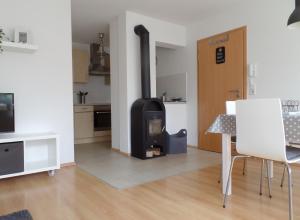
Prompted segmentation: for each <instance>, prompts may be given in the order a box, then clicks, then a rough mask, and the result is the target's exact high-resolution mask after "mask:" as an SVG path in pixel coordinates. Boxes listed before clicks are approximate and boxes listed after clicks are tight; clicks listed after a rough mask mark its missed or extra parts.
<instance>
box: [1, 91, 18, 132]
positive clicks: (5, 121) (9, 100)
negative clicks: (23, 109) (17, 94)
mask: <svg viewBox="0 0 300 220" xmlns="http://www.w3.org/2000/svg"><path fill="white" fill-rule="evenodd" d="M14 131H15V113H14V94H13V93H0V132H14Z"/></svg>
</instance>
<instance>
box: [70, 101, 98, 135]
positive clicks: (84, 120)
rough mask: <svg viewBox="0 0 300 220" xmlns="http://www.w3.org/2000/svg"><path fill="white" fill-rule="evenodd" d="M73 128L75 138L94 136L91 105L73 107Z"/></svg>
mask: <svg viewBox="0 0 300 220" xmlns="http://www.w3.org/2000/svg"><path fill="white" fill-rule="evenodd" d="M74 128H75V131H74V134H75V140H76V139H83V138H93V137H94V112H93V106H78V107H76V108H75V109H74Z"/></svg>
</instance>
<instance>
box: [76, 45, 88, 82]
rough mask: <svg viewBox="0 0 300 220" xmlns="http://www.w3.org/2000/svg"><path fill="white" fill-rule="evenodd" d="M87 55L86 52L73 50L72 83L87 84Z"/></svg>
mask: <svg viewBox="0 0 300 220" xmlns="http://www.w3.org/2000/svg"><path fill="white" fill-rule="evenodd" d="M88 66H89V53H88V51H85V50H81V49H77V48H73V82H74V83H87V82H88V80H89V71H88Z"/></svg>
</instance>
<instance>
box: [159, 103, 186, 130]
mask: <svg viewBox="0 0 300 220" xmlns="http://www.w3.org/2000/svg"><path fill="white" fill-rule="evenodd" d="M164 104H165V108H166V129H167V131H168V132H169V134H175V133H177V132H178V131H180V130H181V129H187V116H186V108H187V106H186V103H185V102H164Z"/></svg>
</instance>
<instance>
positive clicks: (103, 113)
mask: <svg viewBox="0 0 300 220" xmlns="http://www.w3.org/2000/svg"><path fill="white" fill-rule="evenodd" d="M95 113H96V114H111V113H110V112H95Z"/></svg>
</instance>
